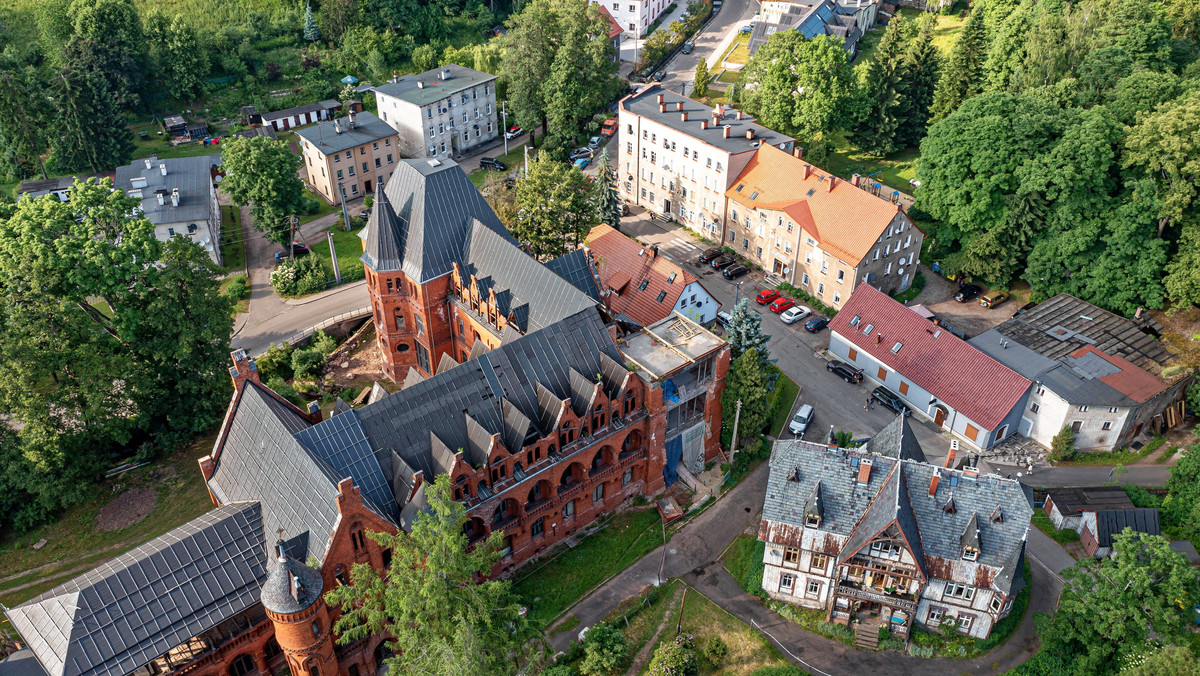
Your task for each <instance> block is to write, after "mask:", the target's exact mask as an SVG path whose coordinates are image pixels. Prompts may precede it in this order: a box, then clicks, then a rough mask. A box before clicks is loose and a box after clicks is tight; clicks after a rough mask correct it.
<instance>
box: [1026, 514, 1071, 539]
mask: <svg viewBox="0 0 1200 676" xmlns="http://www.w3.org/2000/svg"><path fill="white" fill-rule="evenodd" d="M1033 525H1035V526H1037V527H1038V529H1039V530H1041V531H1042V532H1043V533H1045V534H1046V535H1049V536H1050V537H1051V538H1053V539H1054V541H1055V542H1060V543H1065V542H1079V533H1076V532H1075V531H1073V530H1071V529H1069V528H1064V529H1062V530H1059V529H1057V528H1055V527H1054V524H1053V523H1052V522H1051V521H1050V517H1048V516H1046V513H1045V512H1043V511H1041V510H1038V511H1035V512H1034V513H1033Z"/></svg>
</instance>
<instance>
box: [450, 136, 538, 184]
mask: <svg viewBox="0 0 1200 676" xmlns="http://www.w3.org/2000/svg"><path fill="white" fill-rule="evenodd" d="M503 148H504V146H500V147H499V148H496V149H495V150H494V151H493V152H492V153H489V154H488V157H495V158H496V159H498V160H500V161H501V162H503V163H504V164H505V165H507V166H508V171H491V170H485V169H480V168H479V165H475V166H474V167H464V170H467V171H470V172H471V173H470V174H468V175H467V177H468V178H470V179H471V182H472V183H474V184H475V187H476V188H482V187H483V184H484V183H486V182H487V180H488V177H489V176H507V175H509V174H511V173H513V172H514V171H516V170H518V169H520V168H522V167H524V166H525V144H524V143H517V144H514V143H513V142H512V141H509V142H508V148H509V151H508V154H507V155H505V154H504V153H503V152H502V150H503Z"/></svg>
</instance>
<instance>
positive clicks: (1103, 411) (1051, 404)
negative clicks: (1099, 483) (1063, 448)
mask: <svg viewBox="0 0 1200 676" xmlns="http://www.w3.org/2000/svg"><path fill="white" fill-rule="evenodd" d="M1034 405H1036V406H1037V407H1038V411H1037V413H1034V412H1033V407H1034ZM1114 408H1115V409H1116V410H1115V411H1114V410H1112V409H1114ZM1132 412H1133V409H1131V408H1129V407H1123V406H1115V407H1112V406H1088V407H1087V410H1086V411H1081V410H1080V406H1079V405H1072V404H1068V403H1067V402H1066V400H1065V399H1063V398H1062V397H1060V396H1059V395H1057V394H1055V393H1054V392H1053V391H1051V390H1050V389H1048V388H1046V387H1045V386H1043V387H1040V388H1039V387H1034V390H1033V392H1031V393H1030V395H1029V402H1028V403H1027V404H1026V406H1025V412H1024V417H1026V418H1028V419H1030V420H1032V421H1033V428H1032V429H1031V431H1030V433H1029V434H1028V436H1029V438H1030V439H1033V440H1034V441H1036V442H1038V443H1039V444H1041V445H1042V446H1045V447H1046V448H1049V447H1050V443H1051V442H1052V441H1053V440H1054V436H1055V435H1056V434H1058V433H1059V432H1060V431H1061V430H1062V428H1063V427H1066V426H1068V425H1070V424H1071V423H1073V422H1075V421H1079V422H1080V423H1081V425H1080V428H1079V431H1078V432H1076V433H1075V448H1077V449H1081V450H1105V451H1108V450H1112V449H1114V448H1115V447H1116V446H1117V445H1118V444H1119V442H1120V439H1121V432H1122V431H1123V430H1124V429H1125V423H1126V420H1127V419H1128V418H1129V416H1130V415H1131V414H1132ZM1104 423H1109V429H1107V430H1105V429H1104Z"/></svg>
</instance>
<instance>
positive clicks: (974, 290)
mask: <svg viewBox="0 0 1200 676" xmlns="http://www.w3.org/2000/svg"><path fill="white" fill-rule="evenodd" d="M981 293H983V289H982V288H981V287H980V286H978V285H976V284H964V285H963V286H961V287H959V289H958V293H956V294H955V295H954V300H956V301H958V302H960V303H966V302H967V301H969V300H972V299H974V298H975V297H976V296H978V295H979V294H981Z"/></svg>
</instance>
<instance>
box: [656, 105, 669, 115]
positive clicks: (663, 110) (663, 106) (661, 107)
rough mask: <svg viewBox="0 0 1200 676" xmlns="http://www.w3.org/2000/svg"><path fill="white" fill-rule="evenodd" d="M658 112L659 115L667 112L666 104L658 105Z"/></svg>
mask: <svg viewBox="0 0 1200 676" xmlns="http://www.w3.org/2000/svg"><path fill="white" fill-rule="evenodd" d="M658 112H659V114H662V113H665V112H667V104H665V103H660V104H658Z"/></svg>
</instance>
